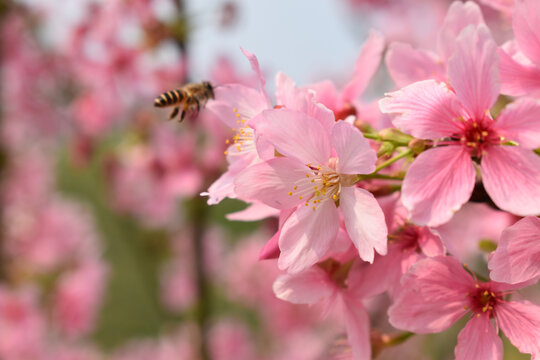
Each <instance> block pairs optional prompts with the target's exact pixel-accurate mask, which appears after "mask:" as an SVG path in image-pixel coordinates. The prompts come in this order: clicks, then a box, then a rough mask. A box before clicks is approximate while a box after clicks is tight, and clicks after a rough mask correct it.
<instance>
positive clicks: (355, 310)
mask: <svg viewBox="0 0 540 360" xmlns="http://www.w3.org/2000/svg"><path fill="white" fill-rule="evenodd" d="M347 295H348V294H344V295H343V308H344V312H345V314H344V315H345V326H346V327H347V340H348V341H349V345H350V346H351V349H352V359H353V360H367V359H371V341H370V324H369V315H368V313H367V312H366V310H365V309H364V305H363V304H362V301H361V300H360V299H358V298H353V297H351V296H347Z"/></svg>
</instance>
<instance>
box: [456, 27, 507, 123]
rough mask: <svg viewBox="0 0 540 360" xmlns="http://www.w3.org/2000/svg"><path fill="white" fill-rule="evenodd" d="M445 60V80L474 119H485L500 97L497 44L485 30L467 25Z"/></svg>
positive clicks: (485, 28) (486, 29)
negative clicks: (446, 61)
mask: <svg viewBox="0 0 540 360" xmlns="http://www.w3.org/2000/svg"><path fill="white" fill-rule="evenodd" d="M455 47H456V49H455V52H454V55H453V56H452V57H451V58H450V60H448V77H449V79H450V84H451V85H452V86H453V88H454V89H455V91H456V95H457V97H458V98H459V100H460V102H461V103H462V104H463V105H464V106H465V107H466V108H467V110H468V112H469V115H470V116H471V117H473V118H475V119H482V118H484V116H485V114H486V111H487V110H489V109H490V108H491V106H493V104H494V103H495V101H496V100H497V97H498V96H499V89H500V80H499V58H498V56H497V44H495V41H493V39H492V38H491V34H490V33H489V30H488V28H487V27H486V26H485V25H483V24H481V25H479V26H478V27H474V26H472V25H470V26H468V27H467V28H465V30H463V31H462V32H461V34H460V35H459V36H458V38H457V41H456V44H455Z"/></svg>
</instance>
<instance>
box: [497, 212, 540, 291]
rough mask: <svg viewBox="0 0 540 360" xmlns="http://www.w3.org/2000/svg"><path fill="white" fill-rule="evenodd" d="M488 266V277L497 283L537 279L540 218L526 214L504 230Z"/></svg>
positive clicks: (539, 256) (513, 282) (539, 259)
mask: <svg viewBox="0 0 540 360" xmlns="http://www.w3.org/2000/svg"><path fill="white" fill-rule="evenodd" d="M488 266H489V268H490V270H491V275H490V276H491V278H492V279H493V280H495V281H499V282H505V283H509V284H517V283H521V282H526V281H531V280H535V279H538V278H540V218H537V217H534V216H527V217H526V218H524V219H521V220H520V221H518V222H517V223H515V224H514V225H512V226H510V227H508V228H507V229H506V230H504V231H503V233H502V234H501V239H500V240H499V246H498V247H497V250H495V251H494V252H493V253H492V254H491V256H490V258H489V263H488Z"/></svg>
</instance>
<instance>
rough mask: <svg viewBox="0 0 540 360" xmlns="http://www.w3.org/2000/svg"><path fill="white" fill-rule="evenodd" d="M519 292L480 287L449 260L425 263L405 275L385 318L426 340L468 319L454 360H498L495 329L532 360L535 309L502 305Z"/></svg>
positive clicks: (538, 350)
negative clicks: (431, 334) (467, 316)
mask: <svg viewBox="0 0 540 360" xmlns="http://www.w3.org/2000/svg"><path fill="white" fill-rule="evenodd" d="M522 286H523V285H520V286H519V285H517V286H514V287H511V286H509V285H505V284H502V283H496V282H493V281H490V282H480V281H478V280H477V279H475V278H473V277H472V276H471V275H470V274H469V273H468V272H467V271H465V270H464V268H463V267H462V266H461V264H460V263H459V262H458V261H457V260H456V259H455V258H453V257H449V256H439V257H434V258H427V259H424V260H421V261H419V262H418V263H416V264H415V265H413V266H412V268H411V270H410V271H409V272H408V273H407V274H405V276H404V277H403V279H402V289H401V291H400V292H399V294H398V295H397V297H396V299H395V302H394V304H393V305H392V306H391V307H390V309H389V310H388V315H389V317H390V323H391V324H392V325H393V326H394V327H396V328H398V329H404V330H408V331H413V332H415V333H419V334H428V333H437V332H441V331H443V330H445V329H447V328H449V327H450V326H451V325H452V324H454V323H455V322H456V321H457V320H458V319H460V318H461V317H463V316H465V315H467V314H469V321H468V322H467V325H465V328H463V330H461V332H460V334H459V336H458V343H457V346H456V349H455V356H456V359H457V360H464V359H470V360H477V359H490V360H500V359H502V356H503V347H502V340H501V339H500V338H499V336H498V335H497V332H498V330H497V329H499V328H500V329H501V330H502V331H503V332H504V334H505V335H506V336H507V337H508V339H509V340H510V342H511V343H512V344H514V345H515V346H516V347H517V348H518V349H519V350H520V351H521V352H523V353H528V354H532V355H533V358H534V357H535V356H538V355H540V306H538V305H535V304H532V303H530V302H528V301H508V300H507V299H506V295H507V294H508V292H509V291H510V290H514V289H516V288H520V287H522ZM491 319H493V320H495V323H496V327H494V326H493V325H492V324H491V321H490V320H491Z"/></svg>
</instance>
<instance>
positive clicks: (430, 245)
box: [367, 194, 445, 294]
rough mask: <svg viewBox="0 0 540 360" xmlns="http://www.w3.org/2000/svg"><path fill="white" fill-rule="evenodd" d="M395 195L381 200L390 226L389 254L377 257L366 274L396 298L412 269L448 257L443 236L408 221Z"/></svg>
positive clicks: (405, 211)
mask: <svg viewBox="0 0 540 360" xmlns="http://www.w3.org/2000/svg"><path fill="white" fill-rule="evenodd" d="M395 195H398V194H395ZM395 195H392V196H388V197H385V198H379V199H378V200H379V203H380V204H381V208H382V209H383V211H384V212H385V218H386V223H387V225H388V254H386V255H384V256H379V255H377V256H376V257H375V261H374V262H373V265H372V266H370V267H369V268H368V269H367V271H369V272H370V275H369V276H372V277H374V278H376V279H377V282H378V285H379V286H381V287H383V288H384V289H385V290H388V291H389V293H390V294H394V293H395V291H397V290H398V288H399V287H400V280H401V277H402V275H403V274H405V273H406V272H407V271H408V270H409V268H410V267H411V266H412V265H413V264H415V263H416V262H418V261H419V260H421V259H423V258H425V257H433V256H439V255H444V254H445V247H444V245H443V243H442V241H441V237H440V235H439V234H438V233H437V232H436V231H435V230H433V229H430V228H428V227H427V226H417V225H414V224H412V223H410V222H408V221H407V210H406V209H405V208H404V207H403V205H402V204H401V203H400V202H399V198H398V197H396V196H395Z"/></svg>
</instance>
